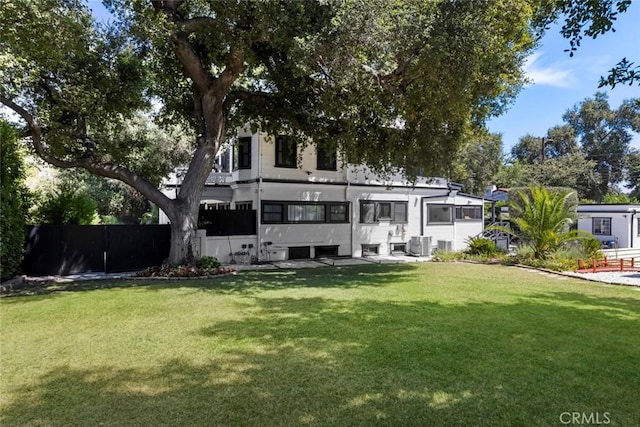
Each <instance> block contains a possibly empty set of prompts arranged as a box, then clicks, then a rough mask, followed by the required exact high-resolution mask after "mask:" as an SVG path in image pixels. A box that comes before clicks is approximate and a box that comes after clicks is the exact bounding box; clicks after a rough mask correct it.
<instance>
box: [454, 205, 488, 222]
mask: <svg viewBox="0 0 640 427" xmlns="http://www.w3.org/2000/svg"><path fill="white" fill-rule="evenodd" d="M482 219H483V218H482V206H458V207H456V221H481V220H482Z"/></svg>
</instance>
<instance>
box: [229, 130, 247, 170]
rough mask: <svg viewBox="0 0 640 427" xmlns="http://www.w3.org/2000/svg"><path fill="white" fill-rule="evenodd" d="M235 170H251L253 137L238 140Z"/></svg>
mask: <svg viewBox="0 0 640 427" xmlns="http://www.w3.org/2000/svg"><path fill="white" fill-rule="evenodd" d="M234 154H235V156H234V164H233V169H251V137H250V136H246V137H242V138H238V143H237V144H236V146H235V153H234Z"/></svg>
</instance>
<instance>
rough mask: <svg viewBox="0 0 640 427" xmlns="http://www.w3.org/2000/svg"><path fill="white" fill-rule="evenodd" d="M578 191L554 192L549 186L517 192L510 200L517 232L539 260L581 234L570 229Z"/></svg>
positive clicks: (574, 217)
mask: <svg viewBox="0 0 640 427" xmlns="http://www.w3.org/2000/svg"><path fill="white" fill-rule="evenodd" d="M576 207H577V199H576V197H575V193H574V192H562V191H561V192H550V191H548V190H547V189H546V188H545V187H529V189H528V191H527V190H520V191H517V192H516V193H515V195H514V197H513V199H511V200H510V201H509V212H510V215H511V218H512V221H513V223H514V225H515V227H516V228H517V231H516V232H515V234H516V235H517V236H518V237H519V238H520V240H521V241H522V242H523V243H525V244H528V245H530V246H531V248H532V249H533V255H534V257H535V258H536V259H545V258H547V257H548V256H549V255H550V254H552V253H553V252H555V251H556V250H557V249H559V248H560V246H561V245H562V244H564V243H565V242H568V241H571V240H576V239H578V238H579V237H580V233H579V232H578V231H577V230H569V228H570V226H571V225H572V224H573V223H574V221H575V219H576Z"/></svg>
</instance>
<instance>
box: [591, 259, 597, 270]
mask: <svg viewBox="0 0 640 427" xmlns="http://www.w3.org/2000/svg"><path fill="white" fill-rule="evenodd" d="M591 268H592V270H593V272H594V273H595V272H596V269H597V268H598V260H597V259H595V258H594V259H593V264H592V265H591Z"/></svg>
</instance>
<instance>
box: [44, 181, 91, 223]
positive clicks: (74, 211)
mask: <svg viewBox="0 0 640 427" xmlns="http://www.w3.org/2000/svg"><path fill="white" fill-rule="evenodd" d="M35 216H36V219H37V220H38V221H40V222H42V223H44V224H92V223H95V222H99V221H100V219H99V216H98V213H97V210H96V202H95V201H94V200H93V199H92V198H91V197H90V196H89V195H88V194H86V193H85V192H83V191H80V190H78V189H77V188H73V187H71V185H69V184H66V183H63V184H62V185H60V186H59V187H58V188H56V189H54V190H52V191H50V192H49V193H48V194H45V195H44V196H43V200H42V202H41V203H40V204H39V205H38V207H37V209H36V212H35Z"/></svg>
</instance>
